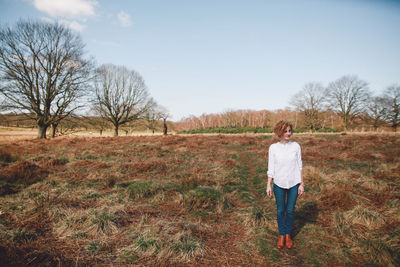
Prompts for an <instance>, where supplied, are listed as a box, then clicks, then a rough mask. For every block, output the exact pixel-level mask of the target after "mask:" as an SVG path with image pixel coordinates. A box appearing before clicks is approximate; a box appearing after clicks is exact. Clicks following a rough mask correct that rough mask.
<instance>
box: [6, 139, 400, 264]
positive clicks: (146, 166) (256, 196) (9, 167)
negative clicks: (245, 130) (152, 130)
mask: <svg viewBox="0 0 400 267" xmlns="http://www.w3.org/2000/svg"><path fill="white" fill-rule="evenodd" d="M294 140H295V141H297V142H298V143H300V145H301V146H302V154H303V165H304V169H303V176H304V181H305V184H306V192H305V195H304V196H303V197H301V198H300V199H299V200H298V202H297V206H296V218H295V225H294V233H293V235H294V242H295V245H294V247H293V248H292V249H290V250H288V249H282V250H279V249H277V248H275V244H276V241H277V237H278V231H277V224H276V219H275V218H276V207H275V203H274V200H273V199H268V198H267V197H266V194H265V188H266V171H267V161H266V151H267V149H268V146H269V145H270V144H271V143H272V142H274V141H275V140H274V139H273V138H272V137H271V136H218V135H216V136H167V137H164V136H142V137H99V138H89V137H76V138H56V139H51V140H25V141H21V140H19V141H15V142H14V141H13V142H14V143H11V142H9V143H2V144H1V145H0V195H1V196H0V265H2V266H7V265H10V266H23V265H29V266H46V265H48V266H49V265H50V266H58V265H59V264H60V265H61V266H86V265H89V264H91V265H111V264H113V265H135V266H137V265H139V266H140V265H142V266H148V265H174V264H176V265H179V266H181V265H206V266H250V265H251V266H254V265H256V266H274V265H275V266H278V265H287V266H399V265H400V246H399V244H400V161H399V155H400V137H399V136H395V135H339V134H330V135H316V136H309V135H295V136H294Z"/></svg>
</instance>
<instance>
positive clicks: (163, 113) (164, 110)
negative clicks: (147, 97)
mask: <svg viewBox="0 0 400 267" xmlns="http://www.w3.org/2000/svg"><path fill="white" fill-rule="evenodd" d="M159 114H160V118H161V119H162V120H163V129H164V131H163V134H164V135H167V134H168V125H167V120H168V118H169V117H170V116H171V115H170V114H169V112H168V110H167V108H165V107H163V106H159Z"/></svg>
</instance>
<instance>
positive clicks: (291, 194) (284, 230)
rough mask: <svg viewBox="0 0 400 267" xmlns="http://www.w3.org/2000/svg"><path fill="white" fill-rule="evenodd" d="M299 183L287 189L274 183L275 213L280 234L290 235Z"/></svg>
mask: <svg viewBox="0 0 400 267" xmlns="http://www.w3.org/2000/svg"><path fill="white" fill-rule="evenodd" d="M299 185H300V184H297V185H295V186H293V187H291V188H289V189H285V188H281V187H279V186H277V185H275V184H274V195H275V200H276V213H277V216H276V217H277V221H278V229H279V234H280V235H290V234H291V232H292V228H293V221H294V206H295V205H296V200H297V194H298V189H299Z"/></svg>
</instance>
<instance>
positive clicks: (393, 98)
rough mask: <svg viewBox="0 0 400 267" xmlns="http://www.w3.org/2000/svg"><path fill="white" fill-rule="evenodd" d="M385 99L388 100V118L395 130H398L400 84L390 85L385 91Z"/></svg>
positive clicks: (399, 120) (399, 121) (399, 119)
mask: <svg viewBox="0 0 400 267" xmlns="http://www.w3.org/2000/svg"><path fill="white" fill-rule="evenodd" d="M384 99H385V101H387V102H386V103H387V113H386V120H387V121H388V122H389V123H390V124H391V125H392V127H393V131H395V132H396V131H397V127H398V126H399V124H400V85H397V84H395V85H392V86H389V87H388V88H387V89H386V90H385V91H384Z"/></svg>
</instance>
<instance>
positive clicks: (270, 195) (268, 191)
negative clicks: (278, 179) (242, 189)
mask: <svg viewBox="0 0 400 267" xmlns="http://www.w3.org/2000/svg"><path fill="white" fill-rule="evenodd" d="M267 196H268V197H269V198H272V188H271V185H270V184H267Z"/></svg>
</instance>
